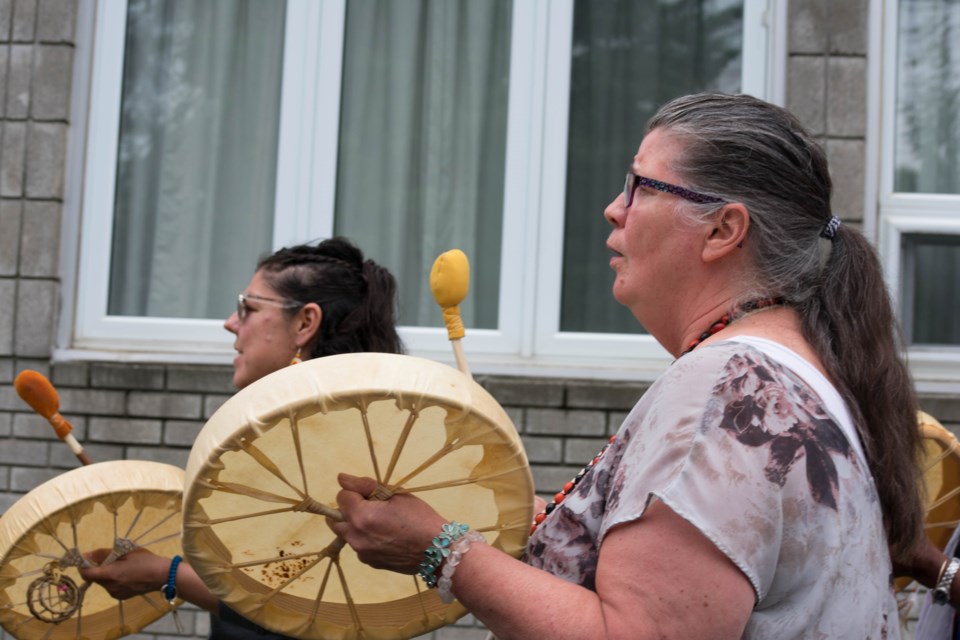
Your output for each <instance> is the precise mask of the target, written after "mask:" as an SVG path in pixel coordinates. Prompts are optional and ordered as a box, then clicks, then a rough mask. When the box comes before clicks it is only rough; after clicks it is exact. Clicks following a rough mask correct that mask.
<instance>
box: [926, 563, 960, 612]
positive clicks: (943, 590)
mask: <svg viewBox="0 0 960 640" xmlns="http://www.w3.org/2000/svg"><path fill="white" fill-rule="evenodd" d="M957 571H960V558H951V559H950V562H949V563H948V564H947V565H946V568H945V569H944V570H943V574H942V575H941V576H940V579H939V580H938V581H937V588H936V589H934V590H933V601H934V602H935V603H937V604H947V603H948V602H950V587H951V586H952V585H953V579H954V578H955V577H956V575H957Z"/></svg>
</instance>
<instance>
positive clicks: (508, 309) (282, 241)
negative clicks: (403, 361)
mask: <svg viewBox="0 0 960 640" xmlns="http://www.w3.org/2000/svg"><path fill="white" fill-rule="evenodd" d="M90 1H92V2H94V3H95V4H94V8H93V9H92V13H93V16H94V17H93V19H92V20H90V22H92V24H93V29H94V31H93V37H92V38H91V41H92V46H91V48H92V51H91V52H90V63H89V65H90V71H89V76H90V78H91V81H90V83H89V85H90V91H89V103H88V107H87V114H88V117H87V118H86V122H85V123H84V124H85V126H83V127H80V131H81V132H84V131H85V132H86V138H85V140H83V142H84V144H83V145H82V148H83V150H84V151H83V154H82V159H81V160H80V161H81V163H82V166H83V168H84V171H85V175H84V176H83V178H82V179H80V180H78V181H77V182H78V184H80V185H81V186H79V187H78V190H80V191H82V197H81V198H79V202H80V207H79V209H80V211H77V215H78V216H80V212H81V211H82V216H80V217H81V222H80V225H79V226H80V231H81V233H80V240H79V248H78V254H79V259H78V273H79V275H78V277H77V283H76V284H77V286H76V296H75V299H74V300H73V303H74V308H73V309H72V312H73V313H70V311H71V309H67V313H65V314H63V315H64V319H63V322H64V326H62V327H61V332H60V337H61V339H60V343H61V345H62V346H61V347H60V348H58V350H57V353H56V354H55V357H57V358H58V359H61V360H65V359H90V358H91V355H92V354H96V357H99V358H106V359H125V360H146V361H149V360H155V361H188V362H207V361H211V362H223V363H226V362H229V358H230V357H231V356H232V355H233V351H232V348H231V345H232V342H233V339H232V336H230V335H229V334H228V333H227V332H226V331H225V330H224V329H223V326H222V321H221V320H185V319H166V318H131V317H116V316H114V317H110V316H106V315H105V313H104V311H103V310H105V309H106V308H107V295H108V274H109V265H110V252H111V238H110V234H107V233H104V232H103V229H109V228H112V218H113V204H114V203H113V197H114V192H115V189H114V184H115V179H116V162H115V161H116V148H117V135H118V131H119V118H120V92H121V83H122V72H123V57H124V32H125V19H126V3H125V2H120V1H111V2H105V1H99V2H96V1H95V0H90ZM513 7H514V8H513V19H512V34H511V59H510V90H509V102H508V125H507V148H506V161H505V184H504V208H503V240H502V251H501V256H502V257H501V264H500V273H501V286H500V298H499V318H498V325H497V326H498V328H497V329H474V330H471V329H470V328H469V327H468V334H467V335H468V337H467V339H466V343H467V345H468V347H467V349H468V351H469V353H470V354H471V355H470V359H471V366H472V368H473V370H474V371H476V372H479V373H483V372H487V373H524V372H528V373H537V374H542V375H584V376H587V377H597V376H602V377H605V378H610V377H614V378H616V377H634V378H635V377H636V376H637V374H638V373H640V374H643V373H644V372H647V373H649V374H650V375H651V376H652V375H654V374H655V373H656V372H657V371H659V370H662V368H663V366H664V365H665V364H666V363H668V362H669V356H668V354H667V353H666V351H665V350H663V349H662V348H661V347H660V346H659V345H658V344H657V343H656V342H655V341H654V340H653V339H652V338H650V337H649V336H642V335H624V334H591V333H570V332H561V331H560V329H559V327H560V295H561V287H562V282H561V279H562V271H563V270H562V260H563V213H564V195H565V194H564V189H561V188H557V185H558V184H560V185H562V184H563V183H564V181H565V176H566V135H567V118H568V113H567V109H568V104H569V80H570V79H569V74H570V47H571V34H572V28H573V7H574V2H573V0H514V4H513ZM345 15H346V0H287V16H286V35H285V47H284V68H283V82H282V97H281V107H280V109H281V115H280V131H279V146H278V162H277V177H276V184H277V192H276V199H275V212H276V213H275V224H274V238H273V246H274V248H279V247H281V246H284V245H289V244H295V243H298V242H303V241H305V240H307V239H311V238H319V237H328V236H330V235H331V234H332V233H333V229H334V224H333V223H334V204H335V188H336V182H337V180H336V168H337V167H336V163H337V141H338V135H339V120H340V118H339V105H340V86H341V77H340V75H341V69H342V51H343V31H344V30H343V25H344V21H345ZM744 18H745V20H744V25H745V26H744V56H743V60H744V63H743V75H742V83H743V84H742V86H743V91H744V92H747V93H752V94H754V95H757V96H759V97H763V98H766V99H768V100H771V101H773V102H777V103H780V104H782V103H783V78H784V75H785V67H786V63H785V60H786V37H785V33H786V28H785V24H786V9H785V7H784V5H783V3H781V2H777V1H776V0H744ZM638 142H639V141H638ZM79 155H80V154H79V153H78V156H79ZM548 177H549V179H548ZM597 215H602V211H598V212H597ZM252 260H253V257H252V258H251V261H252ZM427 275H428V274H424V277H427ZM611 282H612V276H611ZM400 284H401V286H402V284H403V283H400ZM68 302H70V300H68ZM438 314H439V309H438ZM400 333H401V337H402V338H403V340H404V341H405V343H406V344H407V346H408V348H409V350H410V352H411V353H414V354H416V355H421V356H425V357H432V358H436V359H440V360H446V361H450V362H452V360H453V358H452V353H451V350H450V347H449V344H448V341H447V338H446V332H445V331H444V330H443V329H438V328H422V327H401V329H400ZM187 336H189V337H190V338H188V339H185V337H187Z"/></svg>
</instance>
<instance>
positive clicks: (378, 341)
mask: <svg viewBox="0 0 960 640" xmlns="http://www.w3.org/2000/svg"><path fill="white" fill-rule="evenodd" d="M396 289H397V286H396V281H395V279H394V277H393V275H391V274H390V272H389V271H387V269H385V268H384V267H382V266H380V265H378V264H377V263H376V262H374V261H373V260H364V257H363V253H362V252H361V251H360V249H358V248H357V247H356V246H354V245H353V244H352V243H351V242H350V241H349V240H347V239H345V238H330V239H328V240H324V241H322V242H320V243H319V244H316V245H311V244H302V245H297V246H293V247H286V248H284V249H280V250H279V251H277V252H276V253H274V254H272V255H269V256H267V257H265V258H262V259H261V260H260V261H259V262H258V263H257V268H256V271H255V272H254V274H253V278H252V279H251V280H250V283H249V284H248V285H247V286H246V288H245V289H244V290H243V292H242V293H240V294H239V296H238V298H237V310H236V311H235V312H234V313H232V314H230V317H229V318H227V320H226V321H225V322H224V323H223V326H224V328H225V329H226V330H227V331H229V332H230V333H232V334H234V335H235V336H236V339H235V340H234V344H233V346H234V349H235V350H236V351H237V356H236V357H235V358H234V360H233V384H234V386H236V387H237V388H238V389H242V388H244V387H246V386H247V385H249V384H251V383H253V382H255V381H257V380H259V379H260V378H262V377H264V376H266V375H268V374H270V373H273V372H274V371H277V370H279V369H282V368H283V367H286V366H289V365H294V364H296V363H298V362H300V361H302V360H309V359H311V358H320V357H323V356H330V355H336V354H340V353H355V352H365V351H375V352H382V353H402V352H403V344H402V342H401V340H400V337H399V336H398V335H397V330H396ZM109 552H110V550H109V549H101V550H98V551H97V552H96V553H95V554H94V556H93V558H92V559H93V560H95V561H97V562H99V561H101V560H102V559H103V558H104V557H105V556H106V555H107V554H108V553H109ZM170 571H171V559H170V558H163V557H160V556H157V555H155V554H153V553H150V552H149V551H147V550H145V549H138V550H136V551H134V552H132V553H129V554H127V555H125V556H123V557H122V558H121V559H119V560H117V561H115V562H113V563H112V564H109V565H107V566H104V567H89V568H81V569H80V573H81V575H82V576H83V578H84V579H85V580H88V581H91V582H97V583H99V584H101V585H103V586H104V587H105V588H106V589H107V591H108V592H109V593H110V595H112V596H113V597H115V598H118V599H121V600H123V599H126V598H130V597H133V596H136V595H140V594H144V593H148V592H155V591H156V590H157V589H158V588H159V587H160V585H164V584H166V582H167V579H168V575H169V573H170ZM175 571H176V574H175V575H176V577H175V580H176V588H177V594H176V595H177V596H178V597H179V598H181V599H183V600H186V601H188V602H191V603H193V604H195V605H197V606H199V607H201V608H203V609H206V610H208V611H210V612H211V613H213V614H216V615H213V616H211V633H210V637H211V638H231V639H238V638H246V637H250V638H259V639H261V640H262V639H263V638H282V637H283V636H280V635H278V634H273V633H271V632H269V631H265V630H264V629H262V628H261V627H259V626H257V625H256V624H254V623H252V622H250V621H248V620H246V619H245V618H243V617H241V616H240V615H238V614H237V613H235V612H233V611H232V610H230V609H229V608H228V607H226V606H225V605H223V604H222V603H221V602H220V601H219V600H218V599H217V598H216V596H214V595H213V594H212V593H210V590H209V589H207V587H206V585H204V584H203V582H202V580H200V578H199V576H197V574H196V573H195V572H194V571H193V569H191V568H190V567H189V566H187V565H186V564H185V563H182V562H181V563H179V565H178V566H177V567H176V569H175Z"/></svg>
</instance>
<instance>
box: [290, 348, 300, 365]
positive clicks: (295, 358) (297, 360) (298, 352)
mask: <svg viewBox="0 0 960 640" xmlns="http://www.w3.org/2000/svg"><path fill="white" fill-rule="evenodd" d="M301 362H303V360H302V359H301V358H300V347H297V354H296V355H295V356H293V360H291V361H290V364H300V363H301Z"/></svg>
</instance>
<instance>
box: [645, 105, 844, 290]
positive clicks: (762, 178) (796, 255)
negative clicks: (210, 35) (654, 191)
mask: <svg viewBox="0 0 960 640" xmlns="http://www.w3.org/2000/svg"><path fill="white" fill-rule="evenodd" d="M653 129H662V130H663V132H664V133H667V134H668V135H670V136H671V137H673V138H674V139H676V140H678V141H679V142H680V143H681V145H682V146H683V148H684V151H683V152H682V154H681V156H680V157H679V158H676V159H675V161H674V164H673V167H672V168H673V169H674V170H675V171H676V172H677V174H678V175H680V176H682V177H683V180H684V182H685V184H686V185H687V186H688V187H689V188H691V189H694V190H695V191H698V192H700V193H706V194H709V195H712V196H716V197H719V198H722V199H724V200H726V201H728V202H741V203H743V204H744V205H745V206H746V208H747V210H748V211H749V212H750V229H749V231H748V235H747V240H746V242H745V250H747V251H749V252H750V254H751V257H752V259H753V263H754V267H755V273H754V277H755V278H756V281H755V282H753V283H750V284H752V287H753V288H751V289H750V290H748V291H744V292H743V293H742V295H743V297H744V298H757V297H781V298H783V299H784V300H785V301H787V302H788V303H800V302H802V301H804V300H806V299H808V298H809V297H810V296H811V295H813V294H814V293H815V291H816V289H817V287H818V286H819V284H820V280H821V277H822V274H823V264H824V262H825V261H826V258H827V257H828V256H827V254H828V252H829V250H830V242H829V241H828V240H825V239H823V238H821V237H820V232H821V230H822V229H823V228H824V225H826V224H828V222H829V221H830V219H831V210H830V195H831V191H832V183H831V180H830V174H829V172H828V169H827V160H826V156H825V154H824V152H823V149H822V148H821V147H820V146H819V145H818V144H817V143H816V142H815V141H814V140H813V139H812V138H811V137H810V135H809V134H808V133H807V132H806V131H805V130H804V128H803V126H802V125H801V124H800V122H799V120H797V119H796V118H795V117H794V116H793V115H791V114H790V113H789V112H787V111H786V110H784V109H781V108H779V107H776V106H774V105H772V104H769V103H766V102H763V101H761V100H757V99H756V98H753V97H751V96H746V95H724V94H698V95H693V96H685V97H683V98H678V99H676V100H674V101H672V102H670V103H668V104H666V105H664V106H663V107H662V108H661V109H660V110H659V111H658V112H657V113H656V115H654V116H653V118H652V119H651V120H650V122H649V123H648V131H649V130H653ZM684 204H685V206H684V207H681V209H682V212H683V213H685V214H686V215H688V216H691V217H694V218H697V219H702V218H708V217H709V216H710V215H712V214H713V213H714V212H715V211H716V210H717V209H719V208H720V207H719V206H718V205H697V204H693V203H690V204H686V203H684ZM741 302H742V300H741Z"/></svg>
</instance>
